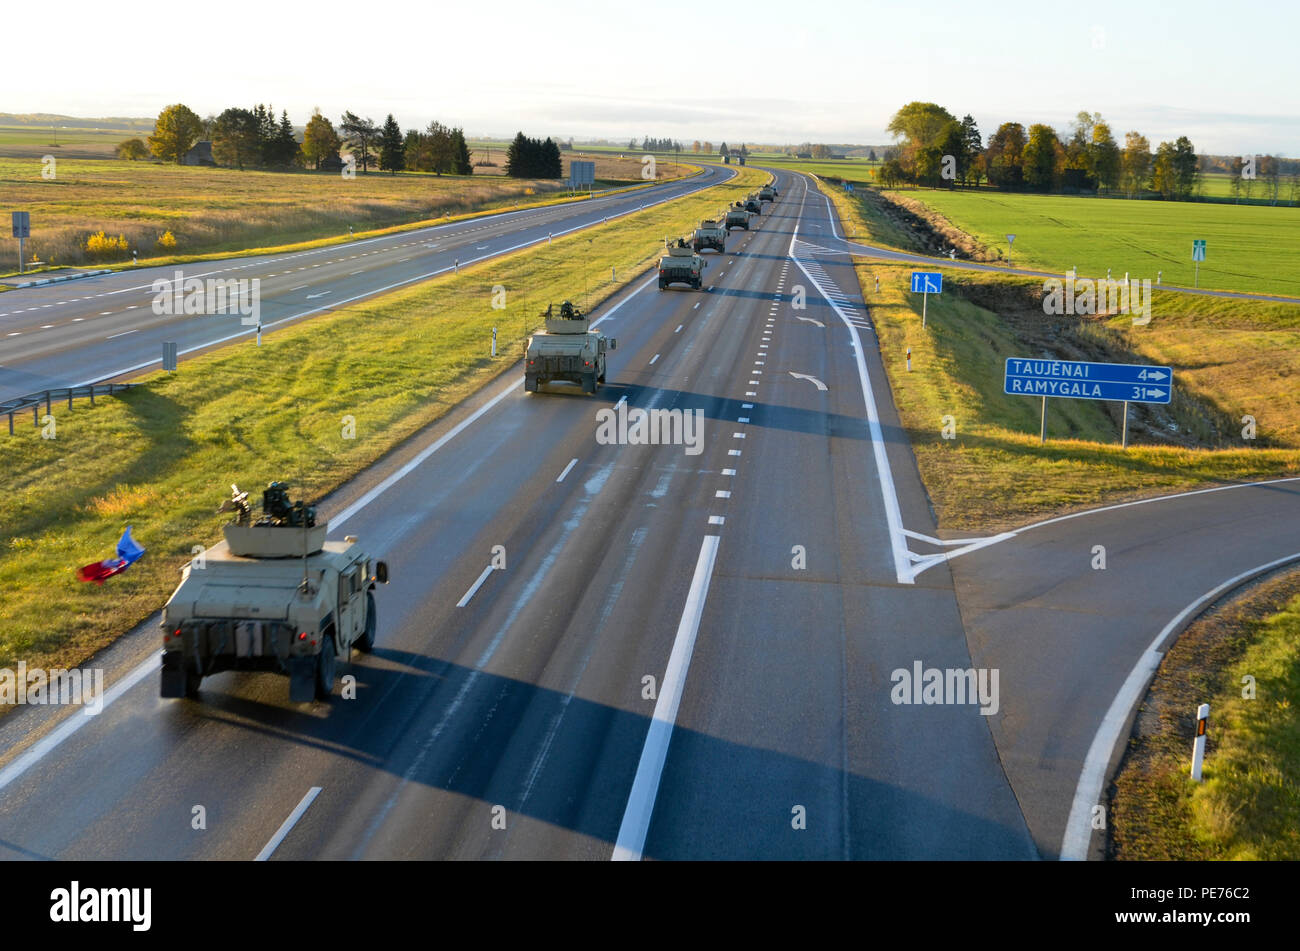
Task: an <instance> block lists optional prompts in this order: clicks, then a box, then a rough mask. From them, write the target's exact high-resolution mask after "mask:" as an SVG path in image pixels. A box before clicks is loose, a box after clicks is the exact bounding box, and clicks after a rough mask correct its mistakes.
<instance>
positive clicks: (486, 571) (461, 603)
mask: <svg viewBox="0 0 1300 951" xmlns="http://www.w3.org/2000/svg"><path fill="white" fill-rule="evenodd" d="M574 461H575V462H576V461H577V460H574ZM556 481H557V482H558V481H559V480H558V479H557V480H556ZM495 570H496V569H495V567H494V566H493V565H488V566H487V567H486V568H484V569H483V573H482V574H481V575H479V576H478V581H475V582H474V583H473V584H472V585H470V588H469V590H468V591H466V592H465V594H464V596H463V597H462V598H461V599H460V600H459V601H457V602H456V607H458V608H463V607H464V606H465V605H467V604H469V602H470V599H471V598H473V597H474V595H476V594H478V589H479V588H481V587H483V582H484V581H487V577H488V575H490V574H492V572H493V571H495Z"/></svg>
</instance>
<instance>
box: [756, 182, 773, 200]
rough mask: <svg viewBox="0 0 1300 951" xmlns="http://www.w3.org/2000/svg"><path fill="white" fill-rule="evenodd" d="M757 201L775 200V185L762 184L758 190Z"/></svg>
mask: <svg viewBox="0 0 1300 951" xmlns="http://www.w3.org/2000/svg"><path fill="white" fill-rule="evenodd" d="M758 199H759V201H776V186H775V185H764V186H763V187H762V188H760V189H759V190H758Z"/></svg>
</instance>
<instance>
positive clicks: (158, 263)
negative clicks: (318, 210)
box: [0, 169, 699, 291]
mask: <svg viewBox="0 0 1300 951" xmlns="http://www.w3.org/2000/svg"><path fill="white" fill-rule="evenodd" d="M698 171H699V170H698V169H696V170H695V171H691V172H689V173H688V174H691V175H693V174H696V172H698ZM659 184H663V182H662V181H660V182H644V183H637V184H634V185H625V186H623V187H620V188H617V189H613V190H612V191H617V192H620V193H621V192H627V191H635V190H637V189H642V188H651V187H653V186H654V185H659ZM606 194H610V192H606ZM587 200H589V199H588V198H587V197H585V196H582V195H577V196H569V195H564V196H560V197H554V196H552V197H547V196H545V195H542V196H532V195H526V196H525V197H523V198H519V199H514V200H502V201H501V202H494V203H489V204H487V205H485V206H484V207H482V208H479V209H477V210H475V211H468V212H464V213H462V214H456V215H452V214H450V213H445V214H443V215H442V216H441V217H439V218H428V219H425V220H421V221H410V222H406V223H404V224H399V225H391V226H389V227H386V228H372V229H370V230H368V231H358V232H356V233H355V234H345V235H341V234H330V235H329V236H328V237H323V238H313V239H310V240H304V241H297V242H293V243H289V244H278V245H273V246H266V247H257V248H237V249H234V250H221V251H209V252H206V253H190V254H155V255H153V256H152V257H143V258H140V259H139V260H138V261H136V262H135V263H134V264H120V263H111V264H94V263H91V264H87V265H85V267H87V268H94V267H111V268H113V269H114V270H129V269H131V268H132V267H135V266H140V267H146V266H147V267H167V266H170V265H173V264H190V263H193V262H195V261H217V260H226V259H228V258H246V257H256V256H258V255H263V254H284V253H286V252H290V251H309V250H312V249H313V248H324V247H330V246H333V245H339V244H349V243H351V242H353V241H359V240H361V239H362V238H377V237H382V236H384V235H389V234H401V233H403V232H406V231H418V230H420V229H421V228H430V227H434V226H437V225H446V224H454V223H455V222H457V221H466V220H469V219H472V218H482V217H485V216H487V215H495V214H500V213H501V212H504V211H514V210H518V209H523V208H547V207H551V206H554V205H569V204H575V203H577V202H581V201H587ZM63 269H64V266H63V265H57V266H56V265H45V266H42V267H39V268H36V269H35V270H33V269H31V268H28V269H27V270H26V272H25V273H24V274H23V275H22V278H23V279H26V278H29V277H30V276H31V275H32V274H36V273H40V272H42V271H58V270H63ZM17 278H19V274H18V272H17V271H16V270H13V271H10V272H8V273H0V280H6V279H17ZM6 290H12V288H10V287H5V286H3V285H0V291H6Z"/></svg>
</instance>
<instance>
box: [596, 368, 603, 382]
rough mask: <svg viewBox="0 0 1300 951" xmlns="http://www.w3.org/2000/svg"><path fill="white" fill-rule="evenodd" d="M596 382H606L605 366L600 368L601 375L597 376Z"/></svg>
mask: <svg viewBox="0 0 1300 951" xmlns="http://www.w3.org/2000/svg"><path fill="white" fill-rule="evenodd" d="M596 382H597V383H604V382H605V368H604V367H601V369H600V376H598V377H596Z"/></svg>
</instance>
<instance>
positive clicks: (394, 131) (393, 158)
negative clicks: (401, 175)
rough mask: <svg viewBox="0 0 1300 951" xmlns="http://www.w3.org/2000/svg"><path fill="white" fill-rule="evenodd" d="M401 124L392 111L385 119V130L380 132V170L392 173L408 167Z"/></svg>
mask: <svg viewBox="0 0 1300 951" xmlns="http://www.w3.org/2000/svg"><path fill="white" fill-rule="evenodd" d="M404 145H405V142H404V140H403V136H402V129H401V126H399V125H398V124H397V120H396V119H394V118H393V114H392V113H391V112H390V113H389V114H388V118H387V119H385V120H384V128H383V131H382V132H381V133H380V134H379V170H380V171H381V172H388V173H389V174H390V175H391V174H395V173H397V172H400V171H402V170H403V169H404V168H406V152H405V149H404V148H403V146H404Z"/></svg>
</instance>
